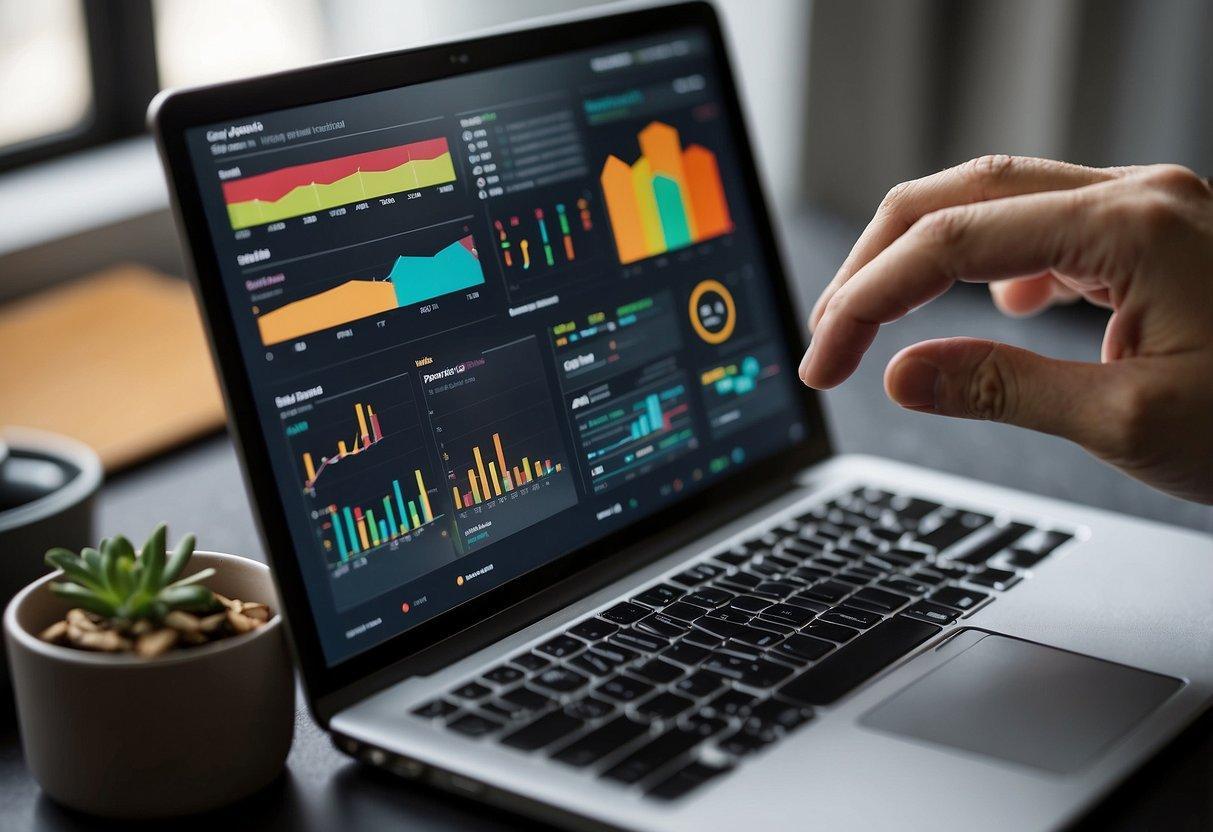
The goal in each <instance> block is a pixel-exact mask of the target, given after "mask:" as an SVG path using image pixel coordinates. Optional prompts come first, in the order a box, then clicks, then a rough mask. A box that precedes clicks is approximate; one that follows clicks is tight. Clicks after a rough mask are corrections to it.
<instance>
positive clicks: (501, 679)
mask: <svg viewBox="0 0 1213 832" xmlns="http://www.w3.org/2000/svg"><path fill="white" fill-rule="evenodd" d="M524 675H525V674H524V673H523V672H522V671H521V670H519V669H518V668H516V667H510V666H509V665H508V664H503V665H502V666H501V667H494V668H493V669H492V670H490V671H489V672H488V673H486V674H484V678H485V679H488V680H489V681H490V682H492V683H493V684H495V685H508V684H512V683H513V682H517V681H518V680H520V679H521V678H522V677H523V676H524Z"/></svg>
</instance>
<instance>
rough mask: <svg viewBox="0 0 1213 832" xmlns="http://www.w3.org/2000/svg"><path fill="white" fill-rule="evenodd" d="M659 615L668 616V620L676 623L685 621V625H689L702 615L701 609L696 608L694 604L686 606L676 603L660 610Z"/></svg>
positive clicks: (679, 602)
mask: <svg viewBox="0 0 1213 832" xmlns="http://www.w3.org/2000/svg"><path fill="white" fill-rule="evenodd" d="M661 614H662V615H668V616H669V617H670V618H673V619H675V620H678V621H686V622H687V623H690V622H692V621H694V620H695V619H696V618H699V617H700V616H701V615H703V614H704V613H703V608H702V607H697V606H695V605H694V604H686V603H683V602H681V601H678V602H675V603H673V604H670V605H669V606H668V607H666V608H665V609H664V610H662V611H661Z"/></svg>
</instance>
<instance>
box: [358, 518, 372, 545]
mask: <svg viewBox="0 0 1213 832" xmlns="http://www.w3.org/2000/svg"><path fill="white" fill-rule="evenodd" d="M358 538H359V539H360V540H361V541H362V548H363V549H369V548H371V542H370V541H369V540H367V539H366V521H365V520H363V519H361V518H360V519H359V520H358Z"/></svg>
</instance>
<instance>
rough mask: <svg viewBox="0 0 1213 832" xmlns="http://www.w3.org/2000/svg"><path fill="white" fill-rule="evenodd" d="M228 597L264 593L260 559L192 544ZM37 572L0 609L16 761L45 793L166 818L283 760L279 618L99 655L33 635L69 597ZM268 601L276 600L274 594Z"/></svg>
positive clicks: (257, 778) (285, 663) (215, 801)
mask: <svg viewBox="0 0 1213 832" xmlns="http://www.w3.org/2000/svg"><path fill="white" fill-rule="evenodd" d="M208 567H214V568H216V570H217V574H216V575H215V576H213V577H212V578H210V579H208V584H209V585H210V586H212V587H213V588H214V590H215V591H216V592H219V593H221V594H223V595H225V596H228V597H241V598H259V599H265V600H267V601H270V600H273V599H274V589H273V583H272V582H271V580H270V575H269V570H268V569H267V568H266V567H265V566H264V565H262V564H259V563H257V562H255V561H251V560H248V559H247V558H240V557H235V556H232V555H221V554H217V553H214V552H199V553H197V554H196V555H195V557H194V558H193V559H192V560H191V566H190V568H189V569H188V570H187V572H188V573H189V574H193V573H195V572H198V571H200V570H203V569H206V568H208ZM53 579H55V576H53V575H48V576H46V577H44V578H42V579H41V580H39V581H37V582H35V583H33V584H31V585H30V586H28V587H26V589H24V590H22V592H21V593H19V594H18V595H17V597H16V598H15V599H14V600H13V602H12V603H11V604H10V605H9V607H8V609H7V610H6V611H5V615H4V630H5V638H6V640H7V642H8V648H9V651H10V656H9V660H10V665H11V668H12V676H13V688H14V692H15V694H16V701H17V711H18V717H19V721H20V728H21V739H22V745H23V748H24V752H25V755H24V756H25V762H26V764H27V765H28V766H29V770H30V772H31V773H32V774H33V776H34V777H35V779H37V781H38V782H39V783H40V784H41V786H42V788H43V789H44V790H45V791H46V793H47V794H48V795H50V796H51V797H53V798H55V799H56V800H57V801H60V802H61V803H64V804H66V805H68V806H71V807H73V808H75V809H79V810H81V811H84V812H89V813H92V814H96V815H102V816H105V817H114V818H154V817H169V816H177V815H184V814H191V813H194V812H201V811H205V810H207V809H214V808H216V807H219V806H224V805H227V804H229V803H231V802H233V801H235V800H238V799H240V798H242V797H244V796H246V795H249V794H252V793H253V792H255V791H257V790H259V789H261V788H263V787H264V786H265V785H266V784H268V783H269V782H270V781H271V780H273V779H274V778H275V777H276V776H277V775H278V773H279V771H281V769H282V764H283V762H284V761H285V759H286V756H287V752H288V751H289V750H290V746H291V739H292V736H293V732H294V721H295V680H294V674H293V672H292V668H291V663H290V657H289V655H288V653H287V649H286V642H285V639H284V637H283V632H282V621H281V619H280V618H279V617H275V618H273V619H272V620H271V621H270V622H269V623H267V624H265V625H264V626H262V627H260V628H258V629H256V630H254V631H252V632H249V633H246V634H244V635H241V636H236V637H233V638H230V639H225V640H223V641H220V642H216V643H212V644H208V645H204V646H200V647H197V648H193V649H191V650H189V651H180V652H177V653H174V654H172V655H169V656H162V657H160V658H158V659H151V660H148V659H142V658H139V657H137V656H131V655H102V654H98V653H90V652H85V651H80V650H75V649H70V648H66V647H59V646H56V645H53V644H47V643H45V642H43V641H41V640H40V639H39V638H38V633H39V632H41V631H42V629H43V628H45V627H46V626H47V625H48V624H49V623H50V622H53V621H55V620H57V619H60V618H62V617H63V615H64V614H65V613H66V612H67V610H68V608H69V607H70V606H71V603H70V602H68V601H66V600H65V599H62V598H60V597H58V596H57V595H54V594H52V593H51V592H50V591H49V590H48V589H47V585H48V584H49V583H50V582H51V581H52V580H53ZM275 606H277V603H276V601H275Z"/></svg>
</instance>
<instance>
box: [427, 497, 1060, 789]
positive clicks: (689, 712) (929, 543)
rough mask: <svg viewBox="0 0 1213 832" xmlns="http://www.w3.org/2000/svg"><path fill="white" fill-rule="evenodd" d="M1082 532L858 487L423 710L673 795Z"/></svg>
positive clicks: (789, 728)
mask: <svg viewBox="0 0 1213 832" xmlns="http://www.w3.org/2000/svg"><path fill="white" fill-rule="evenodd" d="M1071 536H1072V535H1070V534H1069V533H1066V532H1062V531H1056V530H1048V529H1039V528H1036V527H1034V526H1033V525H1031V524H1028V523H1024V522H1008V523H996V522H995V521H994V518H993V517H991V516H989V515H986V514H981V513H978V512H973V511H965V510H962V509H957V508H949V507H946V506H943V505H940V504H939V503H935V502H932V501H930V500H924V499H919V498H915V497H907V496H904V495H894V494H891V493H889V492H887V491H882V490H879V489H874V488H859V489H856V490H855V491H854V492H852V493H850V494H847V495H845V496H842V497H838V498H836V499H833V500H831V501H829V502H827V503H824V504H823V505H821V506H818V507H815V508H814V509H812V510H811V511H809V512H807V513H805V514H803V515H801V516H800V517H798V518H796V519H795V520H790V521H787V522H784V523H782V524H780V525H778V526H776V527H775V528H772V529H770V530H769V531H767V532H766V533H764V534H762V535H759V536H757V537H755V538H753V539H751V540H748V541H746V542H744V543H742V544H741V545H738V546H736V547H734V548H732V549H730V550H727V551H723V552H718V553H715V554H714V555H711V556H709V557H706V558H704V559H703V560H702V561H700V562H697V563H695V564H694V565H693V566H690V567H689V568H687V569H685V570H684V571H681V572H679V573H677V574H674V575H671V576H668V577H667V578H665V579H664V580H662V581H660V582H659V583H657V584H655V585H653V586H650V587H648V588H646V589H644V590H643V591H641V592H639V593H638V594H636V595H634V596H633V597H632V598H630V599H629V600H626V601H620V602H618V603H615V604H612V605H611V606H609V607H607V608H605V609H603V610H600V611H599V612H598V613H597V614H595V615H591V616H590V617H588V618H586V619H584V620H582V621H580V622H578V623H577V624H575V625H573V626H571V627H569V628H568V629H567V630H565V631H564V632H562V633H560V634H559V635H554V636H552V637H551V638H549V639H547V640H546V641H544V642H542V643H540V644H539V645H537V646H535V647H534V648H533V649H531V650H528V651H525V652H522V653H520V654H518V655H516V656H513V657H512V658H511V659H510V660H509V661H508V662H507V663H503V664H501V665H500V666H498V667H495V668H492V669H491V670H489V671H488V672H486V673H483V674H482V675H480V676H479V677H477V678H475V679H469V680H466V681H464V682H463V683H461V684H459V685H457V686H455V687H453V688H452V689H451V690H450V691H449V692H448V694H447V695H446V696H444V697H441V698H439V699H435V700H433V701H431V702H428V703H426V704H424V705H422V706H421V707H419V708H416V709H415V710H414V711H413V713H414V714H415V715H416V716H418V717H421V718H423V719H428V720H435V721H441V722H442V723H443V724H444V725H445V726H446V727H447V728H449V729H450V730H451V731H454V732H456V733H459V734H462V735H464V736H467V737H484V738H486V740H488V741H496V742H499V743H501V744H502V745H504V746H507V747H509V748H512V749H515V750H517V751H519V752H527V753H536V754H539V753H542V754H545V755H548V756H550V757H551V759H553V760H555V761H557V762H559V763H560V764H562V765H566V766H570V767H572V768H577V769H582V770H590V771H593V772H594V773H595V775H596V776H598V777H600V778H602V779H604V780H607V781H610V782H614V783H617V784H621V785H626V786H632V787H636V788H639V789H642V790H643V792H644V793H645V794H646V795H648V796H650V797H652V798H654V799H658V800H672V799H676V798H679V797H682V796H683V795H686V794H687V793H689V792H691V791H693V790H694V789H696V788H697V787H699V786H701V785H703V784H705V783H707V782H709V781H711V780H713V779H714V778H717V777H719V776H721V775H723V774H725V773H727V772H728V771H730V770H731V769H733V768H734V767H736V766H737V765H740V764H742V763H743V762H744V761H745V760H746V759H747V758H749V757H751V756H752V755H755V754H757V753H759V752H761V751H762V750H763V749H765V748H767V747H769V746H771V745H772V744H774V743H777V742H778V741H779V740H780V739H782V738H783V737H785V736H787V735H789V734H790V733H791V732H793V731H795V730H797V729H798V728H800V727H801V726H802V725H804V724H805V723H807V722H808V721H809V720H811V719H812V717H813V711H814V708H816V707H820V706H828V705H830V704H831V703H833V702H835V701H837V700H838V699H840V698H842V697H843V696H845V695H846V694H848V693H849V692H850V691H852V690H854V689H855V688H856V687H858V686H859V685H861V684H862V683H863V682H865V681H866V680H868V679H870V678H871V677H872V676H874V675H876V674H877V673H879V672H880V671H881V670H883V669H884V668H886V667H888V666H889V665H891V664H892V663H894V662H895V661H897V660H898V659H899V658H901V657H902V656H904V655H906V654H907V653H909V652H910V651H911V650H913V649H914V648H915V647H917V646H919V645H921V644H923V643H924V642H926V641H927V640H928V639H930V638H932V637H933V636H934V635H936V634H937V633H939V632H940V631H941V630H942V628H943V627H944V626H946V625H948V624H951V623H953V622H954V621H956V620H957V619H958V618H960V617H961V616H963V615H967V614H968V613H970V612H972V611H973V610H975V609H977V608H978V607H980V606H982V605H984V604H987V603H989V602H991V601H993V600H995V599H996V598H997V597H998V595H999V593H1002V592H1005V591H1007V590H1009V589H1011V588H1013V587H1014V586H1015V585H1016V584H1017V583H1019V582H1020V581H1021V580H1023V579H1024V578H1026V577H1027V573H1026V572H1025V570H1028V569H1031V568H1032V567H1033V566H1035V565H1037V564H1038V563H1040V561H1042V560H1043V559H1044V558H1046V557H1048V555H1049V554H1050V553H1052V552H1053V551H1054V550H1055V549H1056V548H1057V547H1058V546H1060V545H1061V544H1063V543H1065V542H1066V541H1067V540H1069V539H1070V538H1071Z"/></svg>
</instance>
